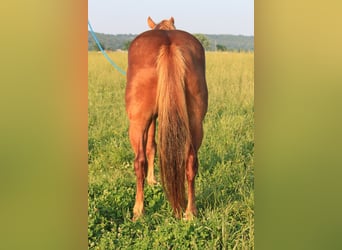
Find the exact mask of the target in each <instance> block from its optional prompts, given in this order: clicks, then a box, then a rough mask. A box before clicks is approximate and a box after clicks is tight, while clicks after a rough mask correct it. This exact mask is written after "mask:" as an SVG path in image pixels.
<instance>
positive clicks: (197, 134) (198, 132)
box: [185, 121, 203, 220]
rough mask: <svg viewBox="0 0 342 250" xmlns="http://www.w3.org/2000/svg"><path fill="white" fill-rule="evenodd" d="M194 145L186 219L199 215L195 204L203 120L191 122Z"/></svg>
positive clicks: (190, 152) (188, 181)
mask: <svg viewBox="0 0 342 250" xmlns="http://www.w3.org/2000/svg"><path fill="white" fill-rule="evenodd" d="M190 128H191V135H192V146H191V148H190V150H189V155H188V160H187V165H186V178H187V183H188V204H187V207H186V211H185V219H186V220H191V219H192V218H193V216H196V215H197V208H196V204H195V177H196V174H197V171H198V158H197V151H198V149H199V147H200V146H201V143H202V138H203V129H202V122H198V123H197V122H191V121H190Z"/></svg>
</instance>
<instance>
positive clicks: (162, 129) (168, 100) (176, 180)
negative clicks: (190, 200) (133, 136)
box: [157, 44, 191, 217]
mask: <svg viewBox="0 0 342 250" xmlns="http://www.w3.org/2000/svg"><path fill="white" fill-rule="evenodd" d="M157 70H158V88H157V98H158V102H157V104H158V107H157V108H158V122H159V124H158V141H159V143H158V150H157V151H158V157H159V164H160V172H161V181H162V185H163V188H164V190H165V193H166V196H167V198H168V200H169V202H170V203H171V206H172V208H173V211H174V212H175V215H176V216H177V217H181V213H182V209H184V207H185V185H184V182H185V166H186V161H187V155H188V152H189V148H190V144H191V137H190V129H189V118H188V111H187V106H186V97H185V85H184V77H185V71H186V64H185V60H184V57H183V55H182V53H181V51H180V49H179V48H178V47H177V46H175V45H172V44H171V45H168V46H162V47H161V49H160V51H159V56H158V60H157Z"/></svg>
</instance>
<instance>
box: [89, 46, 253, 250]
mask: <svg viewBox="0 0 342 250" xmlns="http://www.w3.org/2000/svg"><path fill="white" fill-rule="evenodd" d="M110 56H111V57H112V59H113V60H114V61H115V62H116V63H117V64H118V65H119V66H120V67H121V68H123V69H126V67H127V53H119V52H117V53H111V54H110ZM206 64H207V82H208V91H209V108H208V113H207V116H206V118H205V122H204V130H205V135H204V140H203V144H202V147H201V148H200V152H199V162H200V166H199V172H198V175H197V178H196V204H197V208H198V213H199V214H198V216H197V218H195V219H194V220H193V221H190V222H189V221H183V220H178V219H175V218H174V217H173V215H172V211H171V208H170V206H169V204H168V202H167V201H166V199H165V196H164V193H163V190H162V187H161V186H160V185H157V186H155V187H149V186H148V185H146V186H145V215H144V217H143V218H141V219H139V220H138V221H137V222H132V221H131V218H132V209H133V205H134V198H135V175H134V169H133V158H134V156H133V152H132V149H131V146H130V144H129V140H128V134H127V129H128V120H127V117H126V113H125V104H124V92H125V85H126V79H125V77H124V76H122V75H121V74H120V73H119V72H117V71H116V70H115V69H114V68H113V67H112V66H111V65H110V64H109V63H108V62H107V61H106V59H105V58H104V57H103V55H102V54H99V53H96V52H90V53H89V60H88V77H89V83H88V98H89V100H88V102H89V111H88V123H89V132H88V143H89V155H88V161H89V189H88V200H89V202H88V204H89V206H88V244H89V248H90V249H153V248H154V249H254V163H253V154H254V54H252V53H216V52H209V53H207V55H206ZM156 175H157V178H158V180H159V175H158V167H156Z"/></svg>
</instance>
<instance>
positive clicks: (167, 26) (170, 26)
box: [147, 17, 176, 30]
mask: <svg viewBox="0 0 342 250" xmlns="http://www.w3.org/2000/svg"><path fill="white" fill-rule="evenodd" d="M147 23H148V26H149V27H150V28H151V29H153V30H175V29H176V27H175V19H173V17H171V18H170V19H169V20H163V21H161V22H160V23H158V24H156V23H155V22H154V21H153V20H152V18H151V17H148V18H147Z"/></svg>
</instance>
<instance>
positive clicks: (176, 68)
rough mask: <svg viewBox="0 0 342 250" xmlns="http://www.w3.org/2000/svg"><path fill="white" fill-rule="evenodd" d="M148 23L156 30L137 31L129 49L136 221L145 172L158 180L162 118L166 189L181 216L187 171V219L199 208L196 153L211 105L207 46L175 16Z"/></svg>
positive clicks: (149, 178) (151, 181) (140, 211)
mask: <svg viewBox="0 0 342 250" xmlns="http://www.w3.org/2000/svg"><path fill="white" fill-rule="evenodd" d="M148 25H149V27H150V28H151V29H152V30H150V31H146V32H144V33H142V34H140V35H139V36H137V37H136V38H135V39H134V40H133V41H132V43H131V45H130V47H129V50H128V69H127V86H126V96H125V101H126V111H127V114H128V118H129V139H130V143H131V145H132V148H133V150H134V153H135V159H134V170H135V174H136V178H137V186H136V198H135V205H134V208H133V220H136V219H137V218H139V217H140V216H141V215H142V214H143V211H144V180H145V177H146V179H147V182H148V184H150V185H153V184H155V183H156V180H155V177H154V169H153V164H154V156H155V153H156V142H155V138H154V137H155V129H156V119H157V117H158V150H157V152H158V158H159V165H160V173H161V182H162V185H163V189H164V191H165V193H166V197H167V198H168V200H169V202H170V204H171V207H172V208H173V211H174V214H175V216H176V217H177V218H180V217H181V216H182V213H183V212H184V210H185V205H186V201H185V176H186V178H187V186H188V197H187V198H188V199H187V206H186V210H185V219H191V218H192V217H193V216H194V215H196V213H197V209H196V205H195V176H196V174H197V169H198V159H197V152H198V149H199V147H200V145H201V143H202V138H203V127H202V122H203V119H204V116H205V114H206V112H207V106H208V91H207V84H206V79H205V54H204V49H203V47H202V45H201V43H200V42H199V41H198V40H197V39H196V38H195V37H194V36H192V35H190V34H189V33H187V32H185V31H181V30H176V29H175V26H174V19H173V18H172V17H171V19H170V20H164V21H162V22H161V23H159V24H155V23H154V22H153V20H152V19H151V18H150V17H149V18H148Z"/></svg>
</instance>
